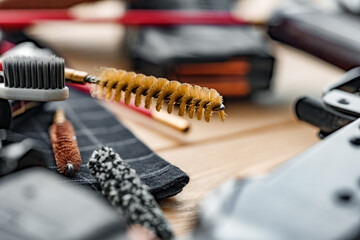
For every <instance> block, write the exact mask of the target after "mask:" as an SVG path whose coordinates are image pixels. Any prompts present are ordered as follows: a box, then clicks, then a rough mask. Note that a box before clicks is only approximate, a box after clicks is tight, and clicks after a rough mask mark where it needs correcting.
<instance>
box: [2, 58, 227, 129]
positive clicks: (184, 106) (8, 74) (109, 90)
mask: <svg viewBox="0 0 360 240" xmlns="http://www.w3.org/2000/svg"><path fill="white" fill-rule="evenodd" d="M19 63H21V64H19ZM45 63H46V64H45ZM3 66H4V69H3V71H4V76H5V86H4V87H2V88H1V87H0V90H2V89H3V90H4V91H5V90H6V91H5V92H6V93H7V92H8V90H12V91H11V93H12V92H14V91H13V89H15V90H17V89H18V88H19V89H20V88H21V90H23V88H24V89H25V90H27V89H28V88H34V89H30V90H31V92H34V90H35V91H36V92H35V93H34V94H32V95H34V96H36V98H38V96H39V94H37V93H38V92H40V91H42V92H45V93H41V96H43V95H44V96H45V97H44V98H42V99H40V101H47V100H49V101H52V100H53V99H50V97H49V96H52V95H53V94H46V93H47V92H48V91H51V90H52V89H53V88H56V86H58V85H59V84H60V83H57V82H59V81H56V80H53V79H54V78H55V77H56V76H58V77H59V78H62V79H64V77H63V76H65V79H66V80H68V81H71V82H75V83H82V84H84V83H92V84H93V88H92V95H93V96H95V97H97V98H105V99H107V100H111V99H114V101H117V102H119V101H120V99H121V95H122V92H124V100H125V103H126V104H128V103H129V102H130V99H131V97H132V95H133V94H135V105H136V106H139V105H140V104H141V101H142V98H143V97H145V108H150V105H151V103H152V100H153V98H157V102H156V110H157V111H160V109H161V108H162V106H163V103H164V102H167V103H168V108H167V111H168V113H172V112H173V109H174V105H175V104H178V105H179V115H180V116H184V115H185V113H186V110H188V112H189V117H190V118H193V117H194V116H195V115H196V116H197V119H198V120H201V119H202V117H203V116H204V115H205V120H206V121H207V122H209V121H210V118H211V115H212V113H213V112H214V111H215V112H218V114H219V117H220V120H221V121H224V119H225V116H226V114H225V111H224V109H225V106H224V104H223V103H222V101H223V99H222V96H221V95H220V94H219V93H218V92H217V91H216V90H215V89H208V88H206V87H200V86H196V85H190V84H186V83H184V84H182V83H180V82H177V81H169V80H167V79H165V78H156V77H153V76H145V75H143V74H136V73H134V72H127V71H124V70H117V69H114V68H104V69H103V70H102V72H101V73H100V75H99V76H98V77H96V76H92V75H89V74H88V73H86V72H82V71H77V70H74V69H69V68H64V60H63V59H62V58H59V57H54V56H51V57H48V58H46V57H42V58H35V57H27V58H24V57H23V56H12V57H9V58H4V59H3ZM49 66H50V67H49ZM51 69H55V70H56V72H55V71H51ZM63 69H64V70H63ZM54 75H56V76H54ZM49 81H50V83H51V84H52V85H51V84H50V85H49V84H48V82H49ZM54 81H55V82H54ZM13 82H15V83H18V82H19V83H20V84H12V85H11V84H9V83H13ZM32 82H35V83H36V84H33V83H32ZM43 82H44V83H46V84H43ZM53 82H54V83H53ZM43 85H44V86H43ZM60 85H61V84H60ZM61 86H62V85H61ZM40 87H41V89H40ZM65 90H66V88H65ZM27 92H29V90H27ZM0 93H1V91H0ZM13 95H14V94H13ZM25 95H29V94H25ZM0 96H1V94H0ZM64 96H65V95H64ZM64 96H62V97H64ZM10 97H16V96H10ZM66 97H67V96H66ZM9 99H10V98H9ZM32 100H33V99H32ZM36 100H39V99H36ZM56 100H64V99H60V98H59V99H56Z"/></svg>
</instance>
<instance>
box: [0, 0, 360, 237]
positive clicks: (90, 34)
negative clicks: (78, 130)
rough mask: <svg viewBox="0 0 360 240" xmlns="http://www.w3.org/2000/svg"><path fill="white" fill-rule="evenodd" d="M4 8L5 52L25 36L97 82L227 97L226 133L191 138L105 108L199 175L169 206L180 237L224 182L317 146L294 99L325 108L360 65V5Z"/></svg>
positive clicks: (267, 0) (251, 1)
mask: <svg viewBox="0 0 360 240" xmlns="http://www.w3.org/2000/svg"><path fill="white" fill-rule="evenodd" d="M0 8H1V13H0V28H1V29H2V33H1V35H0V40H2V45H1V51H2V53H5V52H6V51H7V50H8V48H9V46H11V45H12V44H15V43H16V41H19V39H22V38H24V35H25V36H26V38H29V39H31V40H34V41H36V43H37V44H41V45H42V46H45V47H47V48H50V49H52V50H53V51H54V52H56V53H57V54H58V55H59V56H62V57H64V58H65V61H66V65H67V66H69V67H73V68H75V69H80V70H84V71H88V72H89V73H91V74H94V75H96V74H97V73H98V72H99V69H100V68H101V67H103V66H107V67H114V68H117V69H125V70H133V71H135V72H141V73H144V74H148V75H154V76H156V77H166V78H169V79H175V80H178V81H180V82H187V83H193V84H198V85H200V86H204V87H209V88H215V89H217V90H218V91H219V92H220V93H221V94H222V95H223V96H224V102H225V106H226V113H227V114H228V118H227V120H226V121H225V123H221V122H220V121H219V120H218V119H216V117H215V116H214V117H213V118H214V119H213V121H212V122H211V123H206V124H205V123H204V122H199V121H195V120H190V119H188V118H186V120H187V121H188V122H189V124H190V131H189V132H188V133H186V134H182V133H178V132H176V131H170V130H169V129H168V128H166V127H164V126H163V125H162V124H159V123H156V122H155V121H152V120H145V118H144V117H142V116H140V115H139V114H138V113H135V112H133V111H131V110H129V109H127V108H125V107H123V106H119V105H118V104H115V103H111V102H104V103H103V104H104V106H106V107H107V108H108V109H110V111H112V112H113V113H114V114H115V115H116V116H117V117H118V118H119V119H120V120H121V121H122V122H123V123H124V124H125V125H126V126H128V127H129V129H130V130H131V131H132V132H134V133H135V135H136V136H138V137H139V138H140V139H141V140H143V141H144V143H146V144H147V145H148V146H149V147H150V148H151V149H152V150H154V151H155V152H156V153H158V154H159V155H160V156H161V157H163V158H164V159H166V160H167V161H169V162H171V163H173V164H175V165H177V166H179V167H180V168H181V169H183V170H184V171H185V172H186V173H188V174H189V176H190V179H191V180H190V183H189V185H188V186H187V187H186V188H185V189H184V191H183V192H182V193H181V194H179V195H178V196H176V197H174V198H171V199H169V200H166V201H163V202H161V207H162V208H163V210H164V212H165V214H166V216H167V217H168V219H169V220H170V222H171V223H172V225H173V226H174V229H175V232H176V233H177V234H178V235H180V236H182V235H184V234H187V233H189V231H190V230H191V229H192V228H193V225H194V223H195V222H196V209H197V206H198V204H199V202H200V200H201V199H203V197H204V196H206V195H207V194H208V193H209V192H210V191H212V190H213V189H214V188H215V187H216V186H218V185H219V184H220V183H222V182H224V181H225V180H227V179H231V178H234V177H242V176H247V175H249V174H254V173H262V172H264V171H268V170H269V169H272V168H273V167H275V166H277V165H279V164H280V163H282V162H284V161H286V160H288V159H289V158H291V157H292V156H295V155H296V154H298V153H299V152H301V151H302V150H304V149H306V148H308V147H309V146H311V145H313V144H315V143H316V142H318V141H319V139H318V138H317V132H318V129H317V128H315V127H311V126H310V125H306V124H303V123H300V122H298V121H297V120H296V117H295V115H294V110H293V109H294V106H293V104H294V101H295V99H297V98H298V97H299V96H301V95H305V94H306V95H310V96H313V97H320V96H321V93H322V89H323V88H324V87H325V86H326V85H327V84H329V83H332V82H334V81H336V80H337V79H338V78H339V77H340V76H341V75H342V74H343V73H344V72H345V71H346V70H349V69H351V68H354V67H356V66H359V65H360V42H359V41H360V1H358V0H312V1H311V0H308V1H285V0H238V1H237V0H222V1H219V0H152V1H149V0H144V1H141V0H133V1H114V0H104V1H81V0H74V1H71V0H66V1H49V0H47V1H42V0H34V1H21V0H2V1H0ZM21 9H27V10H29V9H33V10H34V12H32V13H30V14H29V15H27V14H24V12H21V11H22V10H21ZM6 14H8V15H6ZM32 14H33V15H32ZM12 21H13V22H12ZM14 22H15V23H14Z"/></svg>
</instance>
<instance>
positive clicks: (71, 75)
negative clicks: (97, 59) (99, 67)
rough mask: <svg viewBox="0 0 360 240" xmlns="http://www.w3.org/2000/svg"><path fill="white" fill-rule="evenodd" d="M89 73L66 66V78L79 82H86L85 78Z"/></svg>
mask: <svg viewBox="0 0 360 240" xmlns="http://www.w3.org/2000/svg"><path fill="white" fill-rule="evenodd" d="M88 75H89V74H88V73H87V72H83V71H78V70H75V69H71V68H65V79H67V80H70V81H72V82H77V83H83V84H84V83H85V78H86V76H88Z"/></svg>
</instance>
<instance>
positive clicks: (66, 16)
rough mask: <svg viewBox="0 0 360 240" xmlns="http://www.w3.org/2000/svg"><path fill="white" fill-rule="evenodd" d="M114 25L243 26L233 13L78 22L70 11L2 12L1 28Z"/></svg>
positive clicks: (151, 13) (165, 13)
mask: <svg viewBox="0 0 360 240" xmlns="http://www.w3.org/2000/svg"><path fill="white" fill-rule="evenodd" d="M60 20H61V21H78V22H114V23H119V24H123V25H136V26H139V25H140V26H144V25H181V24H212V25H214V24H215V25H243V24H247V22H246V21H244V20H241V19H238V18H235V17H234V16H233V15H232V14H231V12H229V11H209V10H128V11H126V12H125V13H124V14H123V15H122V16H121V17H117V18H101V19H98V18H91V17H89V18H77V17H75V16H74V15H72V14H71V13H70V12H69V11H68V10H66V9H65V10H64V9H61V10H54V9H50V10H48V9H46V10H45V9H41V10H0V27H2V28H4V29H22V28H25V27H27V26H30V25H32V24H35V23H38V22H43V21H60Z"/></svg>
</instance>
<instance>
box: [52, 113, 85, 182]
mask: <svg viewBox="0 0 360 240" xmlns="http://www.w3.org/2000/svg"><path fill="white" fill-rule="evenodd" d="M49 134H50V139H51V143H52V147H53V151H54V156H55V161H56V166H57V167H58V171H59V172H60V173H61V174H64V175H65V176H74V175H75V173H76V172H77V171H78V170H79V168H80V164H81V155H80V151H79V147H78V144H77V141H76V136H75V132H74V128H73V126H72V124H71V123H70V121H68V120H66V118H65V114H64V112H63V111H62V110H57V111H56V113H55V115H54V123H53V124H52V125H51V126H50V128H49Z"/></svg>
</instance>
